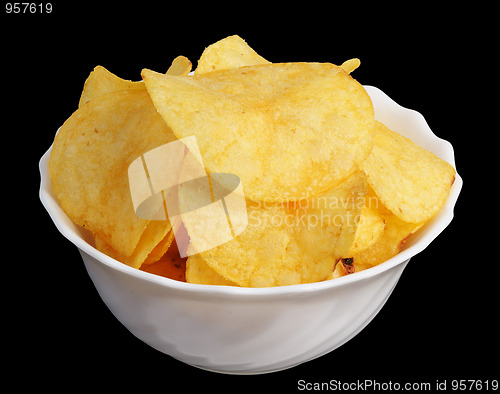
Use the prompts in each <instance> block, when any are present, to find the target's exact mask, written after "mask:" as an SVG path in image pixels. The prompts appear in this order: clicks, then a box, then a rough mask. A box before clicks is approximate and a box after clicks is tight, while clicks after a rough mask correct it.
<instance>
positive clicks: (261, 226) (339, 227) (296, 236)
mask: <svg viewBox="0 0 500 394" xmlns="http://www.w3.org/2000/svg"><path fill="white" fill-rule="evenodd" d="M366 188H367V184H366V179H365V176H364V174H362V173H361V172H356V173H355V174H354V175H353V176H351V177H349V178H348V179H347V180H346V181H344V182H343V183H341V184H340V185H339V186H337V187H335V188H334V189H332V190H329V191H328V192H327V193H325V194H323V195H321V196H318V197H315V198H312V199H310V200H308V201H305V200H303V201H300V202H296V203H262V202H255V201H250V200H247V212H248V226H247V228H246V229H245V230H244V231H243V232H242V233H241V234H240V235H239V236H237V237H236V238H234V239H232V240H231V241H229V242H227V243H224V244H222V245H219V246H217V247H215V248H213V249H209V250H207V251H205V252H202V253H200V254H199V255H200V257H201V258H203V260H204V261H205V262H206V263H207V264H208V266H209V267H210V268H211V269H213V270H214V271H215V272H216V273H217V274H218V275H219V276H221V277H223V278H225V279H226V280H229V281H231V282H234V283H236V284H238V285H240V286H245V287H267V286H283V285H290V284H299V283H309V282H315V281H318V280H323V279H325V278H326V277H327V276H328V275H329V274H331V272H332V271H333V268H334V263H335V261H336V259H338V258H339V257H340V256H342V255H344V254H345V253H347V251H348V250H349V248H350V246H351V243H352V240H353V239H354V234H355V231H356V226H357V222H358V220H359V214H360V212H361V209H362V208H363V206H364V196H365V194H366ZM180 198H182V195H180ZM184 225H185V227H186V229H187V232H188V234H189V232H190V229H191V228H193V227H197V226H200V223H198V222H196V223H195V222H193V223H191V222H190V221H189V218H188V220H187V221H184ZM209 230H210V229H209ZM212 231H213V230H212ZM188 250H189V251H190V252H193V251H196V244H193V243H192V244H191V245H190V248H189V249H188Z"/></svg>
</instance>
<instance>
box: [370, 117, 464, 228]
mask: <svg viewBox="0 0 500 394" xmlns="http://www.w3.org/2000/svg"><path fill="white" fill-rule="evenodd" d="M374 131H375V133H374V142H375V143H374V146H373V149H372V152H371V153H370V155H369V156H368V158H367V159H366V160H365V162H364V163H363V164H362V165H361V169H362V170H363V171H364V172H365V173H366V175H367V176H368V183H369V184H370V186H371V187H372V188H373V190H374V191H375V193H376V194H377V196H378V197H379V198H380V200H381V201H382V203H383V204H384V205H385V206H386V207H387V208H388V209H389V210H390V211H391V212H392V213H393V214H394V215H396V216H397V217H398V218H399V219H401V220H403V221H405V222H410V223H420V222H423V221H426V220H428V219H430V218H431V217H432V216H434V215H435V214H436V213H437V212H438V211H439V210H440V209H441V208H442V207H443V205H444V203H445V202H446V199H447V197H448V194H449V192H450V188H451V185H452V184H453V181H454V179H455V169H454V168H453V167H452V166H451V165H450V164H448V163H447V162H445V161H444V160H441V159H440V158H438V157H436V156H435V155H434V154H433V153H432V152H429V151H426V150H425V149H423V148H421V147H420V146H418V145H417V144H415V143H413V142H412V141H410V140H409V139H407V138H405V137H403V136H401V135H399V134H398V133H396V132H394V131H391V130H389V129H388V128H387V127H385V126H384V125H383V124H382V123H380V122H376V126H375V130H374Z"/></svg>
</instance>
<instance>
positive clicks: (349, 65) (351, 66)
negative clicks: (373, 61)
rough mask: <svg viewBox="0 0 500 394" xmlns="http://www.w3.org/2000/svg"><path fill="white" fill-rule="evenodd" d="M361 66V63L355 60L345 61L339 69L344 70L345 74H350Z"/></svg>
mask: <svg viewBox="0 0 500 394" xmlns="http://www.w3.org/2000/svg"><path fill="white" fill-rule="evenodd" d="M360 65H361V61H360V60H359V59H357V58H354V59H349V60H346V61H345V62H344V63H342V64H341V66H340V68H341V69H342V70H344V71H345V72H346V73H347V74H350V73H352V72H353V71H354V70H356V69H357V68H358V67H359V66H360Z"/></svg>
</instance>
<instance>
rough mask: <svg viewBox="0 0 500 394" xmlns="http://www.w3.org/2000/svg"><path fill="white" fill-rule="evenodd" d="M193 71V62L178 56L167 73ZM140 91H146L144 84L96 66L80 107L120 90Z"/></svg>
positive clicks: (184, 73)
mask: <svg viewBox="0 0 500 394" xmlns="http://www.w3.org/2000/svg"><path fill="white" fill-rule="evenodd" d="M190 71H191V62H190V61H189V59H188V58H187V57H185V56H177V57H176V58H175V59H174V60H173V61H172V64H171V65H170V68H169V69H168V71H167V74H169V75H188V74H189V72H190ZM128 89H132V90H134V89H138V90H144V89H146V88H145V87H144V82H142V81H138V82H133V81H128V80H126V79H122V78H120V77H118V76H116V75H115V74H113V73H112V72H110V71H108V70H107V69H105V68H104V67H102V66H96V67H95V68H94V70H93V71H92V72H91V73H90V75H89V76H88V78H87V80H86V81H85V84H84V86H83V91H82V94H81V96H80V102H79V104H78V107H81V106H82V105H83V104H86V103H88V102H89V101H90V100H92V99H93V98H96V97H99V96H102V95H103V94H106V93H112V92H118V91H120V90H128Z"/></svg>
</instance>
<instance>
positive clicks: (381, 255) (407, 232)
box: [353, 214, 423, 272]
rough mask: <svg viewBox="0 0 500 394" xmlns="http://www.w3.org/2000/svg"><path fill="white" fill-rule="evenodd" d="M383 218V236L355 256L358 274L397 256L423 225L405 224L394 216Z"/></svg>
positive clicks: (384, 216)
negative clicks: (405, 243)
mask: <svg viewBox="0 0 500 394" xmlns="http://www.w3.org/2000/svg"><path fill="white" fill-rule="evenodd" d="M382 217H383V219H384V222H385V228H384V232H383V234H382V235H381V236H380V237H379V238H378V240H377V242H375V243H374V244H373V245H372V246H370V247H369V248H366V249H364V250H363V251H361V252H360V253H358V254H355V255H354V256H353V259H354V266H355V270H356V272H357V271H362V270H364V269H367V268H370V267H374V266H376V265H378V264H380V263H383V262H384V261H387V260H389V259H390V258H391V257H394V256H396V255H397V254H398V253H399V252H400V251H401V248H402V247H403V245H404V242H405V241H406V240H407V239H408V238H409V237H410V236H411V235H412V234H413V233H415V232H416V231H417V230H418V229H419V228H420V227H422V224H423V223H407V222H403V221H402V220H400V219H398V217H397V216H396V215H392V214H391V215H382Z"/></svg>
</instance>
